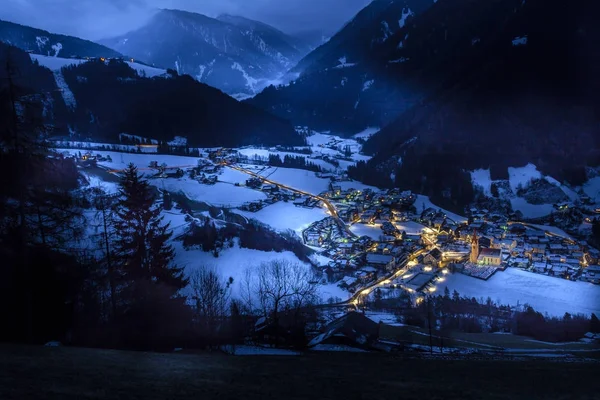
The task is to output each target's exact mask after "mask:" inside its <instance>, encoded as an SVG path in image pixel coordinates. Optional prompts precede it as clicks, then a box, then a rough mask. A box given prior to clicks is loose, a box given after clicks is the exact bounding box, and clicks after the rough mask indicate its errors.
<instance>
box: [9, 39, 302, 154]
mask: <svg viewBox="0 0 600 400" xmlns="http://www.w3.org/2000/svg"><path fill="white" fill-rule="evenodd" d="M32 58H33V57H30V55H29V54H27V53H25V52H23V51H21V50H19V49H16V48H14V47H11V46H8V45H5V44H2V43H0V62H1V63H2V64H1V65H5V64H6V61H7V59H8V60H10V62H11V64H12V65H11V68H15V69H16V70H18V71H19V75H18V76H15V80H16V84H17V85H18V86H19V87H22V88H24V94H29V95H31V96H30V97H31V98H34V99H36V103H37V104H38V105H39V109H40V113H39V114H40V115H39V117H40V118H43V120H44V122H45V123H46V124H47V125H48V126H50V127H52V131H53V132H52V134H53V135H55V136H70V137H71V138H72V139H73V140H93V141H100V142H104V141H107V142H112V143H118V141H117V139H118V137H119V134H121V133H128V134H132V135H137V136H142V137H147V138H153V139H158V140H165V141H167V140H172V139H173V138H174V137H175V136H183V137H187V139H188V144H189V145H190V146H192V147H196V146H198V147H215V146H227V147H233V146H242V145H250V144H264V145H271V146H272V145H276V144H282V143H283V144H288V145H300V144H302V143H303V139H302V138H301V137H300V136H299V135H298V134H297V133H296V132H295V130H294V129H293V127H292V126H291V125H290V124H289V123H287V122H286V121H283V120H281V119H278V118H276V117H273V116H272V115H270V114H268V113H266V112H264V111H262V110H259V109H256V108H254V107H252V106H250V105H247V104H243V103H240V102H238V101H236V100H235V99H233V98H231V97H230V96H228V95H226V94H224V93H223V92H221V91H220V90H218V89H215V88H213V87H210V86H208V85H206V84H203V83H200V82H198V81H196V80H195V79H193V78H191V77H190V76H187V75H185V76H180V75H178V74H177V73H176V72H174V71H172V72H171V73H170V74H163V75H158V74H156V73H155V72H157V71H158V70H156V69H153V68H150V67H146V66H143V65H139V64H133V63H126V62H124V61H121V60H118V59H114V60H109V61H104V62H102V61H100V60H90V61H85V60H69V59H64V60H61V61H62V65H63V67H62V68H61V69H58V68H57V69H54V70H53V71H51V70H50V69H49V68H45V67H43V66H41V65H40V63H43V62H46V61H47V60H40V59H39V58H36V62H35V63H34V62H32ZM58 60H60V59H57V58H52V59H51V60H50V61H53V62H52V64H57V63H56V61H58ZM69 61H78V63H72V64H71V65H69ZM132 67H134V68H135V69H133V68H132ZM138 71H143V72H144V73H142V72H138ZM2 74H4V75H6V70H5V69H2V70H0V78H2ZM141 75H147V76H150V75H154V76H153V77H152V78H149V77H143V76H141ZM4 78H6V77H4ZM7 81H8V80H7V79H2V80H1V81H0V84H1V85H6V82H7ZM0 89H3V88H0ZM0 92H2V90H0ZM5 93H6V92H5ZM2 119H3V118H0V120H2Z"/></svg>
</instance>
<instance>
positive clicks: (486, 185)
mask: <svg viewBox="0 0 600 400" xmlns="http://www.w3.org/2000/svg"><path fill="white" fill-rule="evenodd" d="M471 182H473V186H479V187H481V188H482V189H483V193H484V194H485V195H486V196H488V197H490V196H491V195H492V192H491V187H492V178H491V176H490V170H489V169H476V170H475V171H471Z"/></svg>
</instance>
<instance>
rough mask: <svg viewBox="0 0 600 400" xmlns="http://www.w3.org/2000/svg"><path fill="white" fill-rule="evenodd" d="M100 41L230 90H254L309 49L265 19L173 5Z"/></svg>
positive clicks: (234, 92) (245, 92)
mask: <svg viewBox="0 0 600 400" xmlns="http://www.w3.org/2000/svg"><path fill="white" fill-rule="evenodd" d="M100 43H102V44H104V45H106V46H108V47H111V48H114V49H116V50H117V51H121V52H125V53H127V54H130V55H131V56H132V57H135V58H139V59H142V60H144V61H146V62H149V63H151V64H154V65H156V66H159V67H162V68H173V69H176V70H177V71H178V72H179V73H180V74H189V75H191V76H193V77H194V78H196V79H197V80H198V81H200V82H203V83H207V84H209V85H211V86H214V87H217V88H219V89H221V90H223V91H224V92H226V93H228V94H232V95H235V94H245V95H254V94H255V93H257V92H258V91H260V90H261V89H262V87H264V86H266V85H268V84H269V83H270V82H272V81H274V80H277V79H280V78H281V77H282V75H283V74H284V73H285V72H287V70H288V69H289V68H291V67H292V66H293V65H294V64H295V63H296V61H297V60H299V59H300V57H301V56H302V55H303V54H302V52H303V51H308V48H305V49H303V48H302V46H300V45H298V44H296V42H294V40H293V39H292V38H291V37H290V36H288V35H286V34H284V33H283V32H281V31H279V30H277V29H275V28H273V27H271V26H269V25H267V24H264V23H262V22H258V21H253V20H249V19H247V18H242V17H231V16H229V17H226V16H221V19H217V18H211V17H208V16H206V15H203V14H198V13H192V12H188V11H182V10H172V9H162V10H160V11H159V12H157V13H156V14H155V15H154V16H153V17H152V19H151V20H150V21H149V22H148V23H146V24H145V25H144V26H142V27H141V28H138V29H136V30H134V31H132V32H129V33H127V34H125V35H121V36H118V37H115V38H110V39H103V40H101V41H100ZM294 46H296V47H294Z"/></svg>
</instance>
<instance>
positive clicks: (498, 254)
mask: <svg viewBox="0 0 600 400" xmlns="http://www.w3.org/2000/svg"><path fill="white" fill-rule="evenodd" d="M477 264H483V265H500V264H502V250H501V249H492V248H487V249H481V251H480V252H479V256H478V257H477Z"/></svg>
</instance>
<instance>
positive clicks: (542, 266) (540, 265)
mask: <svg viewBox="0 0 600 400" xmlns="http://www.w3.org/2000/svg"><path fill="white" fill-rule="evenodd" d="M532 269H533V271H534V272H537V273H538V274H543V273H544V272H546V263H545V262H534V263H533V266H532Z"/></svg>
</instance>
